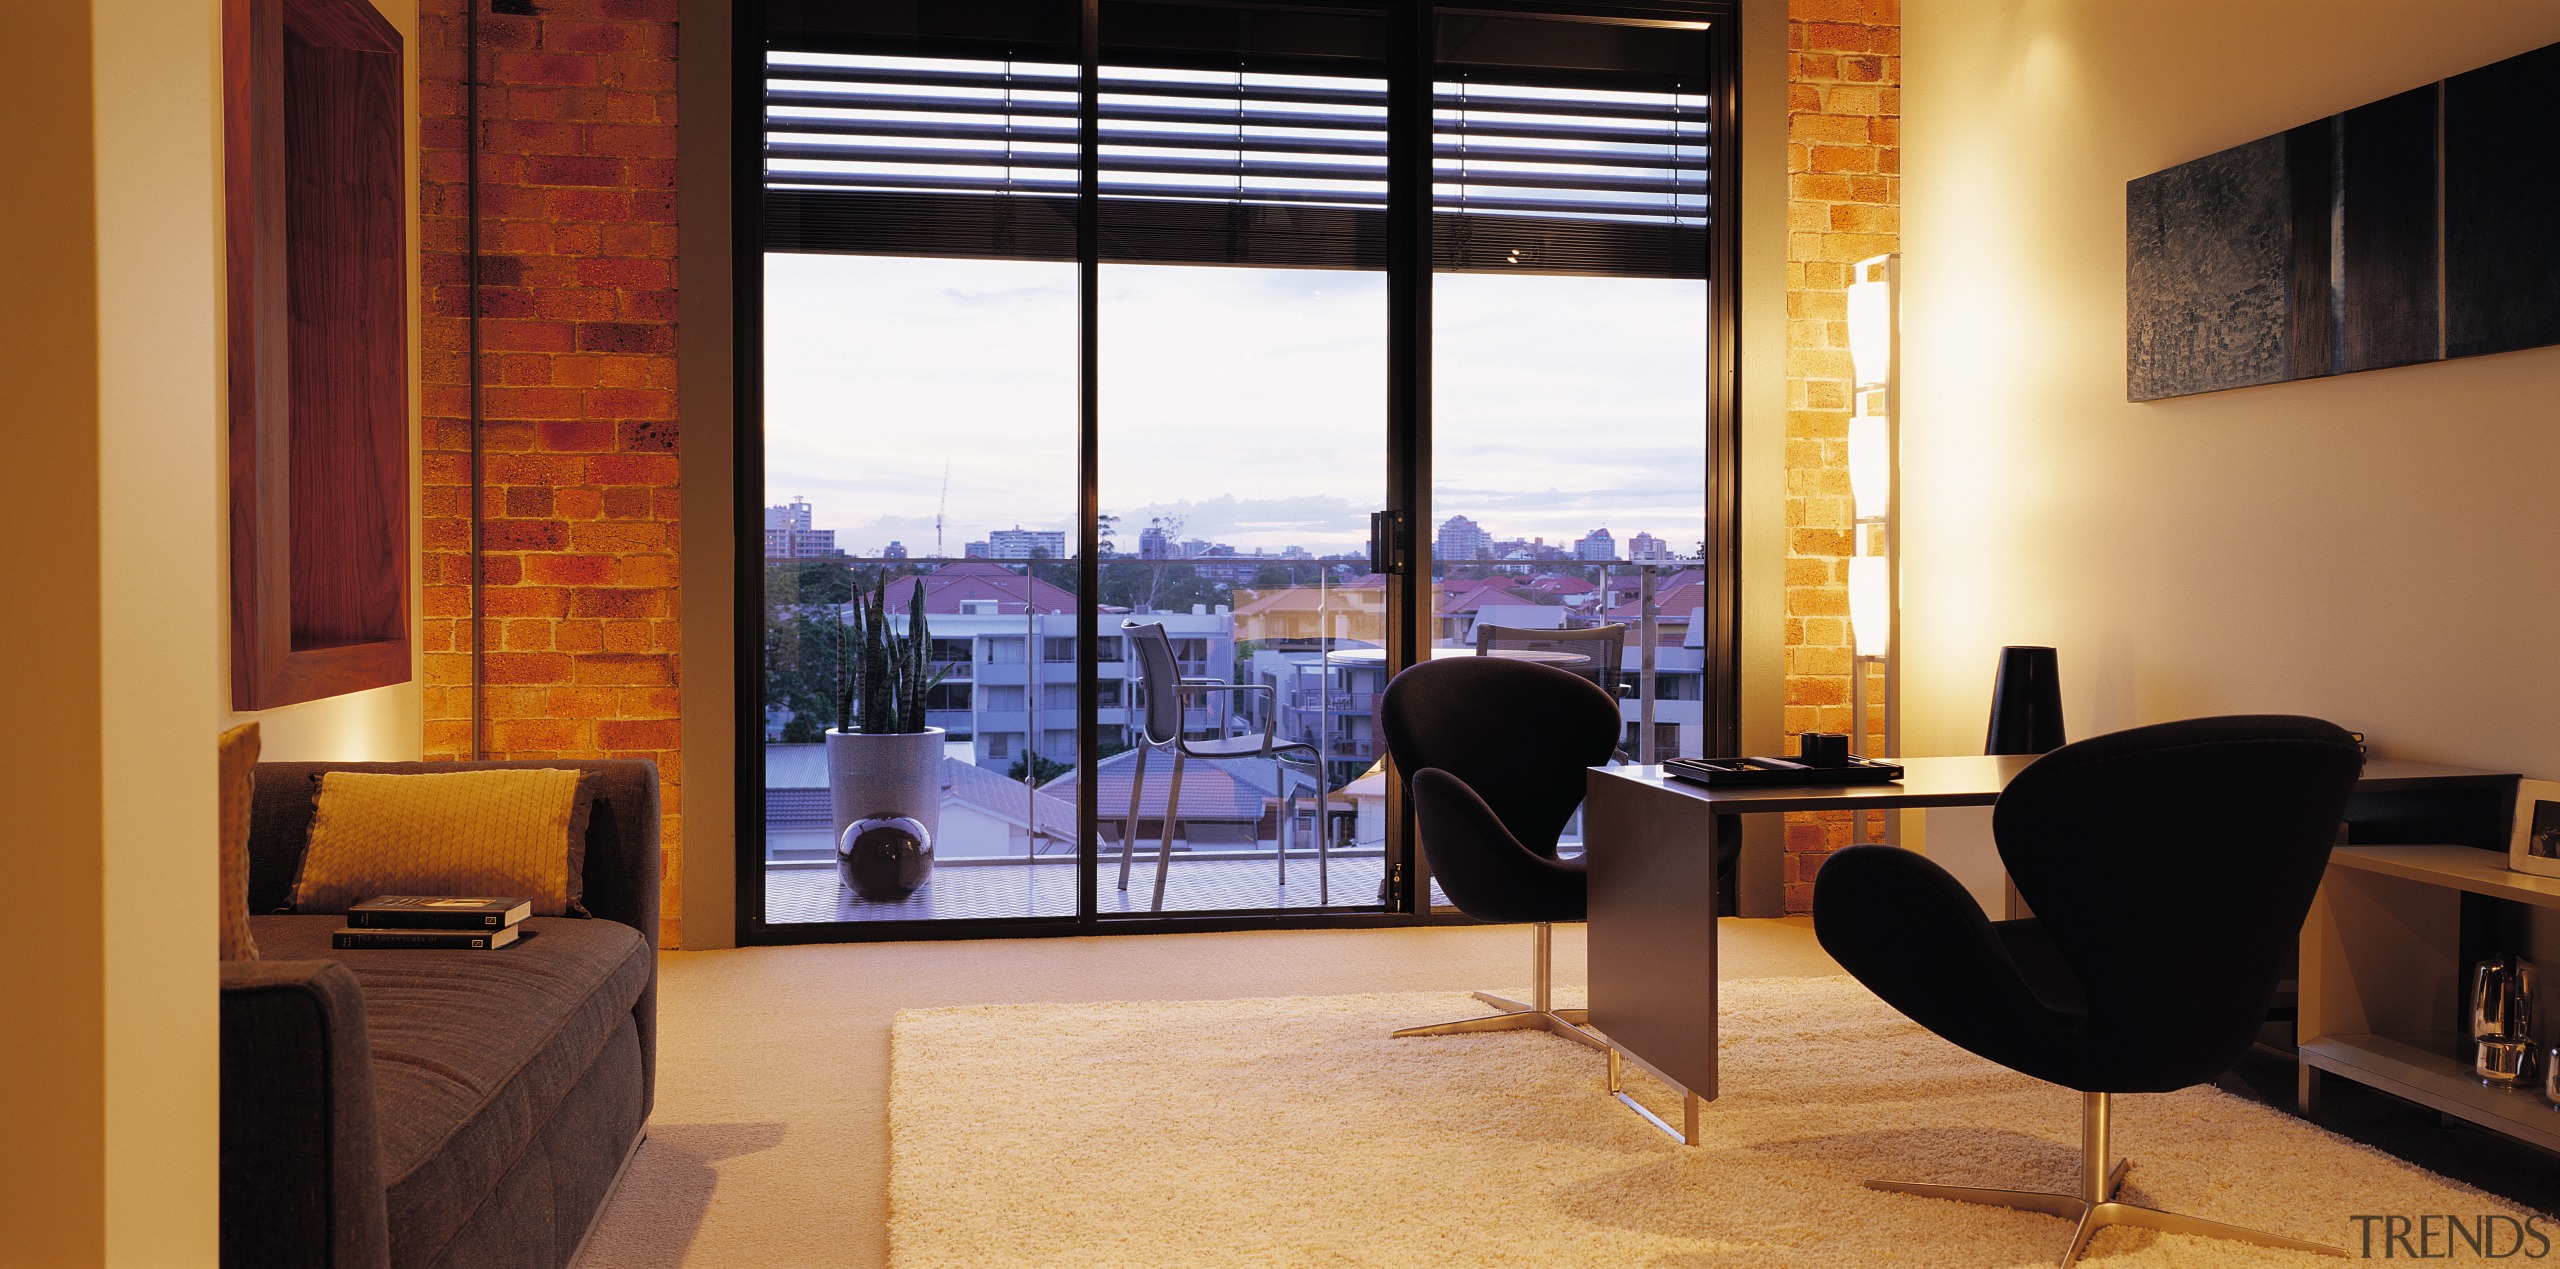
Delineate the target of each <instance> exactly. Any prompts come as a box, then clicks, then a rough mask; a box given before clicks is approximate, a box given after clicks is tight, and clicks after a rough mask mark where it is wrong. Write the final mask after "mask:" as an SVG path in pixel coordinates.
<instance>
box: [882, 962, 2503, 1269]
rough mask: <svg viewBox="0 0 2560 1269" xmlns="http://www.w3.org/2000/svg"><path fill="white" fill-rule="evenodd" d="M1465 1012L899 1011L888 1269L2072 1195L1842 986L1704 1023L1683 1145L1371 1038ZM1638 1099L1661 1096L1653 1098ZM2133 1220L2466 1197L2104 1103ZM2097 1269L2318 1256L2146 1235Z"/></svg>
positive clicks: (1886, 1012)
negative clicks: (2135, 1208) (1998, 1195)
mask: <svg viewBox="0 0 2560 1269" xmlns="http://www.w3.org/2000/svg"><path fill="white" fill-rule="evenodd" d="M1472 1011H1473V1009H1472V1002H1470V1001H1469V1000H1468V999H1467V998H1466V997H1464V996H1462V995H1449V994H1391V995H1355V996H1333V997H1294V998H1275V999H1256V1000H1231V1001H1218V1002H1167V1001H1153V1002H1141V1003H1122V1004H1107V1005H1056V1004H1036V1005H986V1006H972V1007H960V1008H942V1009H929V1010H918V1011H913V1012H908V1013H904V1014H902V1015H900V1017H899V1020H898V1023H897V1026H896V1030H895V1035H894V1039H893V1047H892V1055H891V1062H892V1088H891V1100H890V1133H891V1145H892V1158H891V1181H890V1211H891V1228H890V1257H891V1263H892V1264H893V1265H895V1266H898V1269H939V1267H941V1266H983V1265H1005V1266H1039V1265H1072V1266H1230V1265H1235V1266H1246V1265H1253V1266H1261V1265H1270V1266H1301V1265H1346V1266H1347V1265H1433V1266H1444V1265H1470V1266H1472V1265H1651V1266H1722V1265H1732V1266H1745V1265H1748V1266H1771V1265H1787V1266H1799V1265H1801V1266H1815V1265H1928V1266H1954V1265H1964V1266H1975V1265H1983V1266H1989V1265H2037V1264H2050V1263H2052V1261H2053V1259H2054V1258H2055V1257H2056V1256H2057V1255H2058V1254H2059V1253H2060V1251H2061V1250H2062V1248H2063V1246H2064V1244H2065V1243H2066V1242H2067V1239H2068V1230H2067V1227H2066V1226H2065V1225H2064V1224H2063V1223H2062V1222H2060V1221H2058V1220H2054V1219H2051V1218H2048V1217H2040V1216H2033V1215H2025V1214H2015V1213H2007V1212H1999V1211H1993V1210H1989V1209H1983V1208H1976V1207H1969V1206H1962V1205H1958V1204H1953V1203H1947V1202H1941V1201H1936V1200H1928V1199H1918V1198H1911V1197H1907V1196H1900V1195H1888V1194H1880V1193H1876V1192H1873V1191H1869V1190H1866V1189H1864V1188H1862V1187H1861V1186H1860V1185H1859V1184H1858V1182H1859V1179H1860V1178H1863V1177H1868V1176H1900V1177H1909V1178H1914V1179H1937V1180H1945V1181H1950V1182H1955V1183H1969V1184H1984V1185H1996V1186H2025V1187H2031V1188H2038V1189H2068V1188H2069V1187H2070V1186H2071V1184H2072V1181H2071V1178H2072V1177H2073V1176H2074V1168H2075V1167H2076V1163H2075V1159H2076V1150H2077V1144H2078V1132H2079V1129H2078V1110H2079V1098H2078V1097H2077V1096H2076V1095H2074V1094H2072V1093H2069V1092H2067V1091H2063V1090H2059V1089H2056V1088H2054V1087H2052V1086H2050V1085H2045V1084H2040V1083H2037V1082H2036V1081H2033V1080H2029V1079H2026V1078H2024V1077H2022V1076H2018V1075H2014V1074H2012V1073H2010V1072H2007V1071H2005V1070H2003V1069H2001V1068H1999V1067H1997V1066H1994V1065H1992V1064H1990V1063H1987V1062H1984V1061H1982V1060H1980V1059H1978V1058H1975V1057H1972V1056H1971V1055H1969V1054H1966V1053H1964V1052H1962V1051H1961V1050H1958V1049H1956V1048H1954V1047H1953V1046H1951V1045H1948V1044H1946V1043H1944V1042H1942V1041H1939V1040H1937V1039H1936V1038H1934V1037H1932V1036H1930V1035H1928V1034H1927V1033H1925V1032H1923V1031H1921V1030H1920V1029H1919V1028H1917V1027H1915V1026H1913V1025H1911V1024H1910V1023H1909V1022H1907V1021H1905V1020H1904V1019H1902V1018H1901V1017H1900V1015H1898V1014H1896V1013H1894V1012H1893V1011H1892V1010H1890V1009H1888V1008H1887V1007H1885V1006H1884V1005H1883V1004H1882V1003H1881V1002H1879V1001H1877V1000H1876V999H1875V998H1874V997H1873V996H1871V995H1869V994H1867V993H1866V992H1865V991H1864V990H1863V989H1861V988H1859V987H1858V986H1857V985H1856V984H1855V983H1854V982H1852V981H1850V980H1849V979H1846V978H1839V977H1829V978H1818V979H1801V978H1800V979H1761V980H1755V981H1750V982H1742V983H1736V984H1731V985H1730V986H1729V987H1728V991H1727V995H1726V998H1725V1032H1724V1034H1725V1041H1724V1068H1723V1069H1724V1079H1725V1095H1724V1097H1723V1098H1721V1099H1720V1100H1718V1101H1717V1102H1715V1103H1712V1104H1711V1105H1710V1106H1709V1108H1708V1110H1707V1114H1706V1116H1705V1133H1706V1141H1705V1144H1704V1145H1702V1146H1701V1147H1699V1148H1696V1149H1694V1150H1693V1149H1685V1148H1683V1147H1681V1146H1679V1145H1677V1144H1675V1143H1673V1142H1671V1141H1670V1140H1669V1139H1667V1138H1665V1137H1662V1136H1661V1135H1659V1134H1657V1133H1656V1132H1655V1131H1654V1130H1653V1129H1651V1128H1650V1127H1647V1126H1645V1125H1644V1124H1642V1123H1641V1122H1640V1121H1638V1120H1637V1119H1636V1118H1635V1117H1634V1116H1632V1115H1630V1114H1629V1113H1627V1112H1626V1111H1625V1110H1623V1109H1621V1108H1619V1107H1618V1106H1617V1105H1616V1104H1615V1103H1614V1102H1611V1101H1609V1100H1607V1099H1606V1098H1605V1097H1604V1095H1603V1094H1602V1092H1601V1089H1600V1083H1601V1081H1600V1058H1599V1055H1598V1054H1596V1053H1593V1052H1591V1051H1590V1050H1587V1049H1583V1048H1581V1047H1579V1046H1576V1045H1572V1044H1569V1043H1568V1042H1566V1041H1563V1040H1560V1039H1556V1038H1554V1037H1550V1036H1545V1035H1538V1034H1529V1033H1512V1034H1500V1035H1485V1036H1466V1037H1446V1038H1434V1039H1423V1040H1390V1039H1388V1038H1386V1032H1387V1031H1388V1030H1389V1029H1390V1028H1392V1027H1395V1026H1402V1025H1408V1024H1411V1023H1416V1022H1425V1021H1435V1020H1439V1019H1444V1018H1449V1017H1457V1016H1464V1015H1465V1014H1467V1013H1469V1012H1472ZM1647 1091H1650V1092H1653V1093H1654V1094H1656V1095H1657V1096H1659V1094H1660V1092H1661V1090H1660V1089H1659V1088H1658V1086H1657V1087H1654V1088H1652V1089H1650V1090H1647ZM2117 1145H2118V1149H2119V1151H2120V1152H2121V1153H2123V1154H2125V1155H2128V1156H2130V1157H2131V1158H2132V1159H2133V1160H2134V1167H2133V1171H2132V1173H2131V1174H2130V1176H2129V1177H2128V1178H2127V1181H2126V1191H2127V1195H2126V1197H2127V1198H2128V1199H2129V1200H2130V1201H2133V1202H2137V1203H2145V1204H2149V1205H2154V1206H2162V1207H2166V1208H2169V1209H2171V1210H2175V1211H2185V1212H2190V1213H2193V1214H2196V1215H2200V1216H2206V1217H2209V1218H2213V1219H2218V1220H2225V1221H2233V1222H2238V1223H2241V1224H2247V1225H2254V1226H2258V1227H2261V1228H2268V1229H2273V1230H2276V1231H2279V1232H2284V1233H2290V1234H2293V1235H2295V1236H2298V1237H2314V1238H2324V1239H2328V1240H2331V1241H2335V1242H2341V1243H2345V1244H2347V1245H2349V1246H2350V1247H2351V1248H2352V1247H2354V1246H2355V1244H2356V1240H2357V1233H2356V1230H2357V1226H2356V1225H2355V1224H2354V1223H2352V1222H2350V1221H2349V1220H2348V1219H2347V1218H2348V1217H2349V1216H2350V1215H2351V1214H2355V1213H2399V1214H2411V1215H2414V1214H2418V1213H2447V1212H2450V1213H2468V1214H2478V1213H2484V1212H2504V1213H2507V1214H2509V1215H2512V1216H2515V1217H2517V1218H2519V1219H2521V1218H2523V1217H2524V1216H2526V1215H2527V1213H2526V1212H2524V1211H2523V1210H2522V1209H2517V1208H2513V1207H2511V1206H2509V1205H2507V1204H2505V1203H2503V1202H2500V1201H2498V1200H2495V1199H2491V1198H2488V1197H2486V1196H2484V1195H2481V1194H2479V1193H2478V1192H2476V1191H2472V1190H2469V1189H2467V1188H2464V1187H2460V1186H2457V1185H2455V1184H2454V1183H2452V1182H2449V1181H2445V1180H2443V1179H2441V1178H2438V1177H2435V1176H2433V1175H2432V1174H2429V1173H2426V1172H2423V1171H2421V1170H2419V1169H2416V1168H2414V1167H2411V1166H2409V1165H2407V1164H2404V1163H2401V1162H2399V1161H2397V1160H2395V1159H2392V1158H2390V1157H2388V1156H2386V1155H2382V1154H2380V1153H2378V1152H2375V1151H2371V1150H2368V1149H2366V1148H2364V1147H2362V1146H2359V1145H2356V1144H2354V1143H2352V1142H2349V1141H2346V1140H2344V1139H2342V1138H2338V1137H2334V1136H2331V1135H2330V1134H2328V1133H2325V1132H2322V1131H2321V1130H2319V1129H2317V1128H2314V1127H2312V1126H2310V1125H2308V1124H2305V1123H2303V1122H2301V1121H2299V1120H2296V1119H2293V1118H2291V1117H2289V1116H2286V1115H2284V1114H2282V1113H2280V1112H2277V1111H2275V1110H2272V1109H2269V1108H2267V1107H2264V1106H2260V1105H2256V1104H2253V1103H2249V1102H2244V1101H2241V1100H2239V1099H2237V1098H2234V1097H2230V1096H2228V1095H2225V1094H2222V1093H2219V1092H2215V1091H2212V1090H2210V1089H2190V1090H2187V1091H2184V1092H2179V1093H2171V1094H2163V1095H2155V1096H2141V1097H2125V1098H2119V1099H2118V1100H2117ZM2093 1255H2094V1259H2095V1263H2098V1264H2102V1265H2108V1266H2119V1265H2121V1266H2127V1267H2130V1266H2148V1265H2293V1264H2321V1263H2329V1262H2326V1261H2324V1260H2322V1259H2320V1258H2318V1257H2311V1256H2306V1255H2300V1254H2295V1253H2285V1252H2277V1251H2271V1250H2267V1249H2263V1248H2255V1247H2250V1246H2246V1245H2242V1244H2235V1243H2225V1242H2215V1241H2206V1240H2200V1239H2194V1238H2186V1237H2170V1236H2162V1235H2158V1234H2153V1233H2150V1232H2148V1231H2141V1230H2115V1231H2110V1232H2108V1233H2105V1234H2102V1235H2101V1236H2100V1238H2099V1240H2098V1242H2097V1244H2096V1247H2095V1249H2094V1253H2093Z"/></svg>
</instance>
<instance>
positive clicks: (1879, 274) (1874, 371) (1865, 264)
mask: <svg viewBox="0 0 2560 1269" xmlns="http://www.w3.org/2000/svg"><path fill="white" fill-rule="evenodd" d="M1891 259H1892V257H1890V256H1874V257H1871V258H1869V259H1865V260H1861V261H1859V262H1858V263H1857V264H1856V265H1855V266H1854V271H1853V274H1852V276H1854V277H1855V278H1856V279H1857V280H1856V281H1854V282H1851V283H1850V284H1849V367H1850V373H1851V374H1853V375H1855V376H1856V377H1857V383H1856V384H1855V386H1856V387H1860V388H1871V387H1875V386H1878V385H1880V384H1882V383H1884V382H1885V381H1886V380H1887V379H1889V378H1891V377H1892V375H1893V283H1892V281H1891V280H1890V277H1891V269H1890V268H1889V267H1888V262H1889V261H1890V260H1891Z"/></svg>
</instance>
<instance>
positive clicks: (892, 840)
mask: <svg viewBox="0 0 2560 1269" xmlns="http://www.w3.org/2000/svg"><path fill="white" fill-rule="evenodd" d="M836 870H837V871H838V872H840V873H842V874H843V875H844V883H845V884H846V885H848V886H851V887H853V892H854V893H855V894H858V895H860V896H862V897H863V898H865V899H868V900H871V901H872V902H875V903H894V902H896V901H898V900H900V899H904V898H906V897H907V896H908V895H911V894H914V893H915V892H916V889H917V888H918V887H920V886H922V885H924V883H925V882H926V881H928V880H930V879H931V878H932V877H933V832H932V830H930V829H928V828H926V827H925V826H924V824H923V823H922V822H921V821H918V820H916V819H915V818H913V817H911V816H905V815H871V816H865V817H864V818H862V819H858V820H855V821H854V822H853V823H851V824H848V825H846V826H845V830H844V837H843V838H842V839H841V840H839V841H838V842H837V843H836Z"/></svg>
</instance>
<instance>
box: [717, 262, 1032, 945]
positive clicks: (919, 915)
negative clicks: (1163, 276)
mask: <svg viewBox="0 0 2560 1269" xmlns="http://www.w3.org/2000/svg"><path fill="white" fill-rule="evenodd" d="M1075 288H1076V277H1075V266H1074V265H1073V264H1070V263H1063V262H1052V261H1017V260H977V259H952V258H927V257H898V256H856V255H819V254H804V253H781V252H777V253H772V254H769V255H767V256H766V260H765V328H766V339H765V350H766V352H765V398H766V413H765V474H766V490H767V494H766V503H767V507H768V509H767V511H766V517H765V526H766V528H765V554H766V565H765V621H766V638H765V648H764V658H765V659H764V669H765V696H766V701H767V705H768V710H767V718H766V745H765V750H764V753H765V764H764V770H765V802H766V816H765V901H766V916H767V920H769V921H772V922H776V923H786V922H795V921H866V920H885V919H896V920H951V919H968V918H986V917H1025V916H1053V917H1056V916H1072V915H1074V913H1075V911H1076V888H1075V867H1074V864H1075V818H1076V806H1075V799H1074V795H1073V793H1072V792H1069V793H1068V794H1067V795H1066V796H1065V797H1063V798H1062V797H1060V796H1059V795H1058V794H1057V793H1055V792H1053V791H1052V790H1051V788H1050V787H1049V786H1050V785H1053V784H1054V783H1055V782H1056V781H1057V780H1058V778H1059V777H1060V776H1061V775H1063V774H1065V773H1066V772H1068V771H1069V770H1070V769H1071V768H1072V767H1073V766H1074V765H1075V741H1076V700H1075V640H1076V620H1075V611H1076V594H1075V569H1074V565H1073V563H1072V561H1070V560H1068V559H1066V558H1065V556H1066V555H1067V550H1068V548H1067V544H1068V543H1070V542H1072V541H1074V540H1075V537H1076V534H1075V516H1076V481H1075V471H1076V415H1075V347H1076V340H1075ZM883 587H884V588H885V589H883V590H880V591H879V592H878V593H880V594H881V595H882V596H883V597H884V599H885V608H886V610H887V618H888V623H887V625H888V630H889V631H890V632H891V633H892V634H895V635H901V636H903V635H905V634H906V633H907V632H908V631H909V630H910V628H911V620H912V618H911V607H910V605H911V604H912V603H913V602H914V601H915V599H916V597H917V594H918V592H919V590H920V591H921V597H922V607H923V623H924V628H923V630H922V632H921V636H922V638H923V639H924V640H925V641H926V642H925V645H924V646H923V647H922V648H921V649H918V650H917V651H918V653H919V655H918V657H917V660H918V661H919V663H920V665H921V678H922V679H923V680H924V691H923V693H922V697H921V706H922V709H921V714H922V719H921V721H922V722H923V723H924V724H925V725H927V726H928V727H930V728H936V729H939V732H938V734H936V735H934V736H932V737H930V738H927V739H911V738H909V737H906V736H901V735H872V734H855V735H849V736H848V735H842V734H835V735H830V734H829V733H830V732H831V731H833V730H834V729H836V728H837V727H838V726H839V724H840V723H843V722H848V721H849V722H851V723H853V724H854V726H855V728H856V729H857V731H861V730H863V729H866V728H871V727H872V724H871V723H868V722H866V721H865V720H864V719H863V717H862V716H861V715H862V712H863V711H862V709H861V707H860V704H859V702H858V701H854V702H848V701H847V699H846V697H845V694H844V685H845V683H846V674H845V672H844V669H843V667H844V666H845V665H846V664H849V663H858V661H859V656H858V652H859V649H858V648H856V649H848V648H847V647H846V637H847V633H848V629H849V627H848V625H847V620H848V617H849V616H850V615H851V613H852V609H851V606H850V605H849V604H848V602H847V601H848V600H849V599H851V598H852V596H853V595H854V593H855V592H856V591H857V590H861V591H863V592H864V593H872V592H873V589H874V588H883ZM1032 648H1037V649H1039V652H1038V654H1037V655H1031V654H1030V653H1029V651H1028V650H1029V649H1032ZM914 721H915V719H914V717H913V716H912V715H910V716H909V717H907V718H891V719H889V720H888V722H887V729H888V730H902V729H904V728H906V727H907V726H908V725H909V724H910V723H912V722H914ZM918 747H921V750H922V752H921V754H920V755H919V754H918V753H910V752H903V751H904V750H914V749H917V748H918ZM915 805H923V806H926V807H929V808H930V814H925V815H916V818H918V819H920V820H926V821H929V827H930V828H931V829H932V844H933V855H934V859H933V863H932V866H931V868H930V870H929V871H926V870H910V871H909V872H907V873H906V874H905V875H904V876H901V875H900V873H899V861H898V860H897V859H896V858H895V856H894V854H893V853H891V852H888V851H885V850H878V849H872V848H871V847H876V846H877V845H879V843H878V842H876V841H875V842H873V843H870V844H869V845H867V846H865V849H863V850H861V851H858V852H857V856H858V857H856V858H854V859H852V860H851V861H850V862H848V861H847V860H846V858H845V857H844V856H843V855H842V853H841V851H840V847H841V845H842V842H841V840H840V834H841V833H842V832H843V830H844V829H845V828H846V827H847V826H848V825H849V823H850V822H851V821H853V820H855V819H859V818H865V817H873V816H880V815H884V814H891V813H904V814H915V812H914V811H913V809H912V808H913V806H915ZM856 844H857V845H865V844H864V843H862V842H861V840H860V837H859V835H858V834H857V842H856ZM918 881H920V882H921V884H919V885H917V886H916V888H914V889H913V890H912V891H911V892H907V893H904V894H901V893H899V892H900V890H901V889H903V888H904V886H906V885H907V884H909V883H913V882H918Z"/></svg>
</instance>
